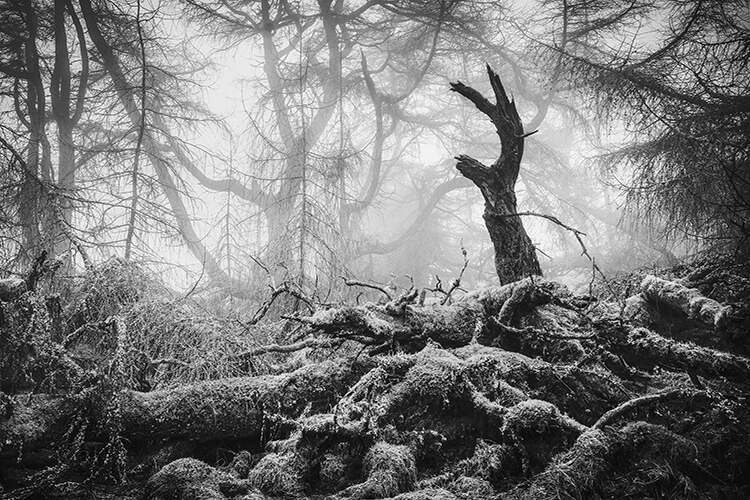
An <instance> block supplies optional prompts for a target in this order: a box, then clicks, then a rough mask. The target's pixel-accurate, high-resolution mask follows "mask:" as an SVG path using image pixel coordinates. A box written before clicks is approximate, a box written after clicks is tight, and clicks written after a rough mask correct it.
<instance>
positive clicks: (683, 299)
mask: <svg viewBox="0 0 750 500" xmlns="http://www.w3.org/2000/svg"><path fill="white" fill-rule="evenodd" d="M641 293H642V294H643V296H644V297H645V299H646V300H647V301H649V302H652V303H657V304H663V305H665V306H667V307H670V308H672V309H674V310H677V311H681V312H682V313H683V314H685V315H686V316H687V317H689V318H690V319H694V320H697V321H701V322H703V323H706V324H708V325H711V326H714V327H717V328H721V327H723V326H725V324H726V322H727V319H728V317H729V316H730V313H731V310H732V308H731V307H729V306H725V305H722V304H720V303H719V302H717V301H715V300H713V299H710V298H708V297H706V296H705V295H703V294H702V293H701V292H700V291H699V290H698V289H696V288H689V287H686V286H685V285H683V284H682V283H678V282H676V281H669V280H665V279H661V278H657V277H656V276H652V275H648V276H646V277H645V278H644V279H643V281H642V282H641Z"/></svg>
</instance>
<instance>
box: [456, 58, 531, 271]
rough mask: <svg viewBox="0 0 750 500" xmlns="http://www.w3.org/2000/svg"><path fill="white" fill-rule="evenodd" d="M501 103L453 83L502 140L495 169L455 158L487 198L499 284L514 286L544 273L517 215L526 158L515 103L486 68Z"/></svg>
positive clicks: (486, 217)
mask: <svg viewBox="0 0 750 500" xmlns="http://www.w3.org/2000/svg"><path fill="white" fill-rule="evenodd" d="M487 74H488V75H489V79H490V83H491V84H492V90H493V91H494V93H495V98H496V100H497V104H492V103H491V102H490V101H489V100H487V99H486V98H485V97H484V96H483V95H482V94H480V93H479V92H477V91H476V90H474V89H473V88H471V87H467V86H466V85H464V84H463V83H461V82H456V83H451V90H452V91H453V92H458V93H459V94H461V95H462V96H464V97H465V98H467V99H468V100H470V101H471V102H473V103H474V105H475V106H476V107H477V108H478V109H479V110H480V111H481V112H482V113H484V114H485V115H487V116H488V117H489V118H490V120H492V123H493V124H494V125H495V129H496V130H497V135H498V136H499V137H500V144H501V147H502V149H501V154H500V157H499V158H498V159H497V161H495V163H493V164H492V165H491V166H489V167H488V166H486V165H484V164H482V163H481V162H479V161H477V160H475V159H474V158H471V157H470V156H466V155H461V156H457V157H456V159H457V160H458V163H457V164H456V168H458V170H459V171H460V172H461V173H462V174H463V176H464V177H466V178H467V179H469V180H471V181H472V182H473V183H474V184H476V185H477V187H478V188H479V190H480V191H481V192H482V196H484V222H485V224H486V226H487V230H488V231H489V233H490V238H491V239H492V244H493V245H494V247H495V269H496V270H497V276H498V278H500V283H510V282H513V281H517V280H519V279H522V278H525V277H526V276H529V275H541V274H542V271H541V269H540V267H539V261H538V260H537V258H536V251H535V249H534V245H533V244H532V243H531V240H530V239H529V236H528V234H526V230H525V229H524V227H523V223H522V222H521V218H520V217H519V216H518V215H516V213H517V211H516V193H515V185H516V180H517V179H518V171H519V168H520V165H521V157H522V156H523V141H524V137H525V135H524V132H523V124H522V123H521V119H520V117H519V116H518V111H517V110H516V105H515V103H514V102H513V101H512V100H510V99H508V95H507V94H506V92H505V89H504V88H503V85H502V83H501V82H500V78H499V77H498V76H497V74H495V72H494V71H492V68H490V67H489V66H487Z"/></svg>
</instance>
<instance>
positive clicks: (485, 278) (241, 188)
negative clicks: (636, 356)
mask: <svg viewBox="0 0 750 500" xmlns="http://www.w3.org/2000/svg"><path fill="white" fill-rule="evenodd" d="M1 3H2V9H1V11H2V14H0V16H1V18H2V39H1V40H0V57H1V58H2V59H1V60H2V63H1V64H2V65H1V66H0V73H2V75H3V78H2V97H0V113H1V115H0V116H1V120H2V122H1V123H2V131H1V132H0V136H1V137H2V138H3V144H2V145H3V147H2V151H1V152H0V154H2V157H3V179H4V182H3V190H4V198H3V212H2V214H1V215H2V217H1V219H2V220H0V224H2V227H3V229H2V235H3V236H2V241H0V252H2V260H3V261H4V262H7V263H8V264H7V265H6V271H8V272H10V273H13V272H15V271H17V270H18V269H21V268H23V266H25V265H27V264H28V263H29V262H30V261H31V260H33V258H34V256H35V254H36V253H38V252H39V251H40V250H41V249H46V250H48V251H49V252H50V253H52V254H53V255H54V256H55V257H57V258H59V259H61V260H62V261H63V266H64V267H63V269H64V270H66V272H70V273H75V272H79V271H80V270H82V269H83V268H84V267H85V266H86V261H87V260H88V261H93V262H100V261H103V260H106V259H108V258H115V257H116V258H125V259H129V260H134V261H138V262H144V263H146V264H147V265H149V266H151V268H152V269H153V270H154V271H156V272H158V273H160V274H161V275H162V277H163V279H165V280H166V281H167V282H168V283H170V284H171V285H172V286H174V287H176V288H180V289H191V288H193V289H196V288H197V289H198V290H201V291H214V292H216V293H217V294H218V295H219V296H237V297H246V298H247V297H253V296H257V294H262V293H265V292H264V290H265V289H266V283H267V282H268V280H269V279H271V280H273V281H274V282H277V283H278V282H281V281H287V280H288V281H290V282H292V281H293V282H294V283H296V285H297V286H298V287H299V288H300V289H301V290H304V291H305V292H306V293H318V294H320V297H321V298H324V297H328V296H331V297H335V296H336V294H339V293H343V292H342V283H341V279H340V277H342V276H345V277H350V278H351V277H354V278H357V279H365V280H373V281H376V282H380V283H398V284H400V285H403V284H408V282H409V281H410V280H414V281H415V282H417V284H418V285H420V286H431V285H434V284H435V283H436V280H437V279H438V277H439V278H440V279H441V280H442V281H443V282H445V283H448V282H449V281H450V280H451V279H453V278H454V277H455V276H456V275H458V274H459V272H460V270H461V268H462V266H463V264H464V262H465V258H464V255H463V250H464V249H465V252H466V258H467V259H468V265H467V268H466V270H465V274H464V275H463V279H462V282H461V285H462V286H463V287H464V288H467V289H471V288H475V287H477V286H481V285H484V284H489V283H493V282H495V281H496V279H497V278H496V276H495V274H494V268H493V257H494V254H493V247H492V245H491V243H490V241H489V238H487V232H486V229H485V227H484V221H483V219H482V212H483V206H484V200H483V199H482V196H481V194H480V193H479V191H478V190H477V189H476V187H475V186H474V185H473V184H472V183H471V182H469V181H468V180H467V179H465V178H463V177H462V176H461V174H460V173H459V172H458V171H457V170H456V168H455V163H456V162H455V160H454V156H457V155H459V154H469V155H471V156H473V157H475V158H477V159H479V160H480V161H483V162H484V163H486V164H490V163H492V162H493V161H495V159H497V157H498V156H499V154H500V142H499V140H498V137H497V134H496V133H495V130H494V127H493V125H492V124H491V123H490V122H489V121H488V120H487V119H486V118H485V117H484V116H483V115H482V114H481V113H479V112H478V111H477V110H476V109H475V108H474V107H473V106H472V105H471V104H470V103H468V102H467V101H466V100H465V99H462V98H461V97H460V96H458V95H457V94H455V93H452V92H450V91H449V82H453V81H461V82H464V83H466V84H467V85H470V86H472V87H474V88H476V89H478V90H480V91H482V92H483V93H485V95H489V94H488V91H489V84H488V83H487V79H486V71H485V64H487V65H489V66H491V67H492V68H493V69H494V70H495V71H497V72H498V73H499V75H500V77H501V79H502V81H503V82H504V84H505V86H506V88H507V89H508V91H509V92H510V93H511V94H512V96H513V98H514V99H515V101H516V105H517V108H518V111H519V113H520V115H521V118H522V121H523V122H524V127H525V131H526V132H527V133H529V132H534V131H538V132H536V133H534V134H533V135H530V136H529V137H528V138H527V139H526V149H525V152H524V159H523V162H522V166H521V172H520V176H519V180H518V184H517V185H516V194H517V197H518V203H519V208H518V210H519V212H533V213H534V214H542V215H549V216H552V217H555V218H557V219H559V221H561V222H562V223H564V224H565V225H568V226H570V227H572V228H575V229H577V230H579V231H582V232H583V233H585V236H584V237H583V241H584V242H585V245H586V247H587V249H588V252H589V254H590V256H591V257H593V259H594V260H595V262H596V264H598V265H599V266H600V268H601V269H602V270H603V271H604V273H605V274H609V273H616V272H619V271H627V270H630V269H634V268H637V267H641V266H647V265H648V266H653V265H657V266H665V265H672V264H674V263H676V262H677V261H678V259H680V258H683V257H686V256H688V255H694V254H695V253H697V252H700V251H703V250H706V249H707V248H714V247H715V246H716V245H720V246H721V245H725V244H726V245H730V246H732V247H733V248H734V247H736V248H742V246H743V245H745V241H746V240H745V235H746V234H747V226H746V224H745V221H746V220H747V203H748V202H747V200H748V198H747V197H746V194H747V190H748V184H747V175H748V174H747V168H746V166H747V154H746V151H747V147H746V146H747V137H746V136H747V133H746V130H745V132H741V131H742V130H743V127H744V125H746V124H747V113H746V109H745V108H746V107H747V103H746V102H745V100H743V99H746V98H745V97H743V96H746V95H747V88H746V87H747V80H746V79H743V75H746V74H747V67H746V65H747V62H746V60H747V58H746V57H745V55H746V52H747V47H748V19H750V13H749V9H748V5H747V3H746V2H721V3H711V5H707V3H706V2H676V1H628V2H598V1H592V0H580V1H546V0H545V1H530V0H529V1H500V2H497V1H493V2H489V1H487V2H485V1H461V0H440V1H425V0H421V1H420V0H416V1H415V0H408V1H389V0H363V1H357V2H351V1H344V0H318V1H307V0H304V1H303V0H298V1H285V0H278V1H277V0H260V1H247V0H217V1H197V0H184V1H156V2H155V1H146V0H144V1H118V2H107V1H91V0H82V1H81V2H80V3H79V4H78V3H71V2H65V1H59V0H58V1H54V2H53V1H48V2H33V3H27V2H17V1H10V0H4V1H3V2H1ZM719 50H723V51H724V52H722V53H721V54H719V53H717V51H719ZM743 54H744V55H743ZM728 56H731V58H730V59H729V60H728V59H727V58H728ZM731 99H734V100H731ZM704 104H705V106H704ZM707 105H711V106H714V108H715V109H714V108H708V107H706V106H707ZM742 106H744V107H745V108H742ZM693 108H695V109H696V110H697V111H695V112H694V110H693ZM727 109H728V110H729V111H728V112H727ZM716 110H718V111H716ZM712 111H716V112H720V113H723V114H720V116H719V117H718V118H716V116H715V115H711V114H710V113H711V112H712ZM735 112H736V113H735ZM696 117H699V118H700V120H699V121H700V122H701V123H702V124H703V126H704V127H705V128H707V129H708V130H701V128H700V127H701V126H700V125H696V123H697V122H696ZM707 117H708V118H707ZM714 118H715V119H714ZM712 120H713V121H712ZM711 127H713V129H711ZM727 127H730V128H731V130H732V131H734V132H733V133H735V132H736V134H735V136H733V137H735V138H736V142H735V143H732V144H722V145H719V146H716V143H715V142H713V143H712V144H713V146H715V147H717V148H719V149H720V151H719V152H716V151H712V150H711V149H710V148H709V147H707V146H705V145H703V144H702V143H701V141H708V142H711V141H710V138H711V135H710V134H712V133H715V132H716V130H721V131H723V132H725V131H726V130H725V129H726V128H727ZM723 132H722V133H723ZM725 137H726V135H725ZM680 141H682V142H680ZM686 142H688V143H691V144H692V146H690V147H696V148H697V149H699V150H700V154H704V155H706V157H707V158H714V159H715V158H721V161H722V162H723V163H722V164H721V166H716V167H715V168H714V166H712V165H711V164H710V163H700V162H692V160H694V159H695V158H697V157H696V154H697V153H695V152H691V150H690V147H688V146H686V145H685V143H686ZM675 151H680V152H681V153H680V154H679V155H676V154H675ZM680 155H683V156H680ZM727 158H729V159H730V160H731V161H724V160H726V159H727ZM675 163H676V164H677V165H675ZM691 163H692V166H693V167H694V168H695V167H696V165H701V166H702V167H705V168H701V169H696V170H695V171H691V170H689V168H690V165H691ZM727 165H729V167H727ZM681 168H682V170H680V169H681ZM737 179H739V180H737ZM726 185H731V186H733V191H732V189H728V188H726V189H725V186H726ZM712 186H713V187H715V188H716V189H715V191H714V190H712ZM727 193H729V194H727ZM732 193H734V194H732ZM727 196H729V197H730V198H731V199H727ZM691 197H692V198H691ZM523 222H524V225H525V226H526V229H527V231H528V233H529V235H530V236H531V239H532V241H533V243H534V245H535V246H536V247H537V252H538V255H539V259H540V263H541V266H542V269H543V271H544V272H545V274H546V275H548V276H550V277H553V278H558V279H561V280H562V281H563V282H566V283H568V284H570V285H571V286H573V287H574V288H576V287H577V288H580V287H586V286H587V285H588V283H589V281H591V279H592V262H591V260H590V259H589V258H588V257H587V256H585V255H583V254H582V248H581V246H580V244H579V242H578V241H577V239H576V237H575V235H574V234H573V233H572V232H571V231H570V230H568V229H566V228H564V227H562V226H560V225H558V224H555V223H552V222H550V221H549V220H548V219H545V218H542V217H539V216H534V215H530V216H524V217H523ZM727 228H730V229H729V230H728V229H727ZM344 290H345V289H344Z"/></svg>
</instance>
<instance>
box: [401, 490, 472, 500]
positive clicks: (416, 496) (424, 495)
mask: <svg viewBox="0 0 750 500" xmlns="http://www.w3.org/2000/svg"><path fill="white" fill-rule="evenodd" d="M457 499H458V497H457V496H456V495H454V494H453V493H451V492H450V491H448V490H446V489H443V488H427V489H424V490H419V491H410V492H408V493H402V494H400V495H398V496H395V497H393V500H457Z"/></svg>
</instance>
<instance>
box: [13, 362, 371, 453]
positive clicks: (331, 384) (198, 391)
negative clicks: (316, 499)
mask: <svg viewBox="0 0 750 500" xmlns="http://www.w3.org/2000/svg"><path fill="white" fill-rule="evenodd" d="M368 364H369V366H372V364H371V363H370V362H369V361H368V359H366V358H364V359H362V360H361V361H359V362H355V363H351V362H341V361H340V360H332V361H327V362H323V363H318V364H313V365H307V366H304V367H302V368H299V369H298V370H296V371H294V372H291V373H286V374H282V375H265V376H259V377H244V378H229V379H221V380H216V381H209V382H202V383H198V384H192V385H186V386H180V387H175V388H172V389H164V390H159V391H153V392H149V393H142V392H136V391H123V392H121V393H119V395H118V396H117V399H118V403H119V414H120V422H121V426H122V435H123V437H124V438H125V439H127V440H128V441H130V442H132V443H149V445H150V446H154V443H156V442H160V441H168V440H179V439H190V440H193V441H201V440H215V439H221V438H229V437H231V438H243V437H253V436H258V435H260V433H261V430H262V428H263V426H264V424H268V423H273V422H274V421H282V422H283V421H284V420H285V419H293V418H296V417H298V416H299V415H300V414H301V413H302V412H303V410H305V409H306V408H307V409H308V410H313V411H322V410H324V409H328V408H330V407H331V406H332V405H333V404H335V403H336V402H337V401H338V400H339V398H340V397H341V396H342V395H343V394H344V393H346V392H347V390H348V389H349V387H350V386H351V385H352V384H354V382H356V381H357V380H358V379H359V378H360V377H361V375H362V374H363V373H364V372H365V371H366V370H367V368H368ZM87 408H88V410H86V409H87ZM82 409H84V410H86V411H88V412H89V413H90V414H88V415H84V416H85V417H86V418H88V419H90V420H91V421H92V422H102V421H104V418H105V415H104V414H105V412H106V411H107V406H106V405H105V404H103V402H102V401H101V400H100V397H99V395H98V394H97V393H96V391H90V392H88V393H86V394H82V395H78V396H73V397H68V398H55V397H50V396H31V397H25V396H18V397H16V398H15V399H14V401H13V402H12V410H11V412H10V417H9V418H7V419H3V420H2V421H0V446H2V449H0V456H3V455H6V456H7V455H8V454H11V455H14V454H15V450H19V449H22V450H23V451H24V452H25V451H29V450H33V449H36V448H40V447H43V446H45V445H49V444H50V443H52V442H55V441H57V440H58V439H59V438H60V437H61V436H62V434H63V433H64V432H65V430H66V427H67V426H68V424H69V423H70V422H71V421H72V420H73V418H75V416H76V415H80V412H81V411H82ZM92 437H94V438H95V437H96V436H92Z"/></svg>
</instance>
